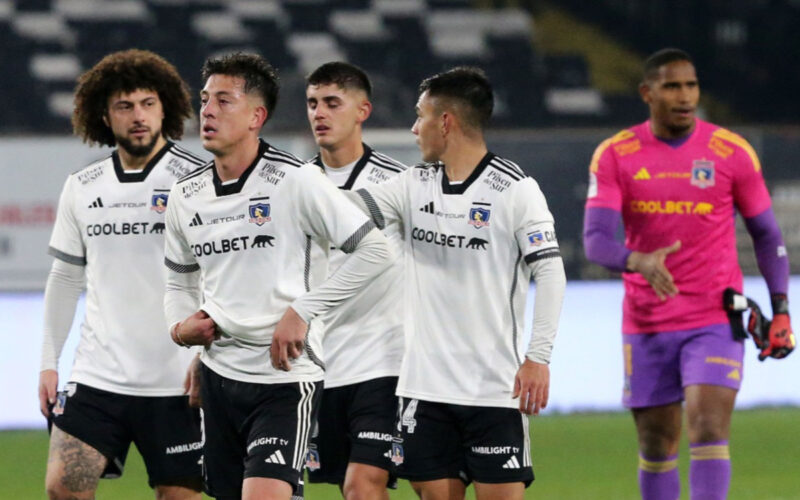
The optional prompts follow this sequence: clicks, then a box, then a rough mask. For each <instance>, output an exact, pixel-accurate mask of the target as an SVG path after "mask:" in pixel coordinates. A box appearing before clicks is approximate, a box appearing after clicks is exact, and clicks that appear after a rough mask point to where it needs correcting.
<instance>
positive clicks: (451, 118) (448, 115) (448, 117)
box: [440, 111, 456, 136]
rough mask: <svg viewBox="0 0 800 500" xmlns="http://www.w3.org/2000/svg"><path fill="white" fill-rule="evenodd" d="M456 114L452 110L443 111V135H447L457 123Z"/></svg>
mask: <svg viewBox="0 0 800 500" xmlns="http://www.w3.org/2000/svg"><path fill="white" fill-rule="evenodd" d="M455 119H456V117H455V115H454V114H453V113H452V112H450V111H443V112H442V117H441V127H440V129H441V132H442V136H445V135H447V134H449V133H450V132H452V131H453V126H454V125H455V123H454V122H455Z"/></svg>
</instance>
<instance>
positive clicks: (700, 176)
mask: <svg viewBox="0 0 800 500" xmlns="http://www.w3.org/2000/svg"><path fill="white" fill-rule="evenodd" d="M691 182H692V186H697V187H699V188H700V189H705V188H707V187H711V186H713V185H714V162H713V161H710V160H695V161H694V162H692V181H691Z"/></svg>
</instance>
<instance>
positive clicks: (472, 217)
mask: <svg viewBox="0 0 800 500" xmlns="http://www.w3.org/2000/svg"><path fill="white" fill-rule="evenodd" d="M475 205H486V206H489V204H488V203H477V202H476V203H475ZM491 215H492V212H491V210H489V209H488V208H482V207H472V208H470V209H469V225H470V226H475V227H476V228H477V229H480V228H482V227H484V226H488V225H489V217H490V216H491Z"/></svg>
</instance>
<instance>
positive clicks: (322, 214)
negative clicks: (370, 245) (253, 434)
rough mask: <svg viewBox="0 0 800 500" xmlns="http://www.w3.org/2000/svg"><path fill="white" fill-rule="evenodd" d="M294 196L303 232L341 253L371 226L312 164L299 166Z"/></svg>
mask: <svg viewBox="0 0 800 500" xmlns="http://www.w3.org/2000/svg"><path fill="white" fill-rule="evenodd" d="M294 195H295V196H294V197H295V200H297V207H298V211H299V214H298V215H299V221H300V225H301V228H302V229H303V231H304V232H305V233H306V234H309V235H312V236H314V237H316V238H319V239H324V240H326V241H328V242H330V243H332V244H333V245H334V246H335V247H336V248H339V249H340V250H342V251H343V252H345V253H351V252H352V251H353V250H355V248H356V246H357V245H358V242H359V241H361V238H363V237H364V236H365V235H366V234H367V233H368V232H369V231H370V230H372V229H373V228H374V227H375V224H373V223H372V221H370V220H369V219H368V218H367V216H366V215H364V213H362V212H361V210H359V209H358V207H356V206H354V205H353V202H352V201H350V200H348V199H347V197H346V196H345V195H344V194H342V192H341V191H340V190H339V189H338V188H337V187H336V186H334V185H333V183H332V182H331V181H330V180H328V179H327V178H326V177H325V175H324V174H323V173H322V172H320V170H319V168H317V167H316V166H314V165H311V164H307V165H303V166H302V167H300V174H299V175H298V176H297V182H296V183H295V189H294Z"/></svg>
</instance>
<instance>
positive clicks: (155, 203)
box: [150, 193, 169, 214]
mask: <svg viewBox="0 0 800 500" xmlns="http://www.w3.org/2000/svg"><path fill="white" fill-rule="evenodd" d="M167 199H169V193H155V194H153V196H152V198H150V210H155V211H156V212H158V213H160V214H163V213H164V212H166V210H167Z"/></svg>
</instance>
